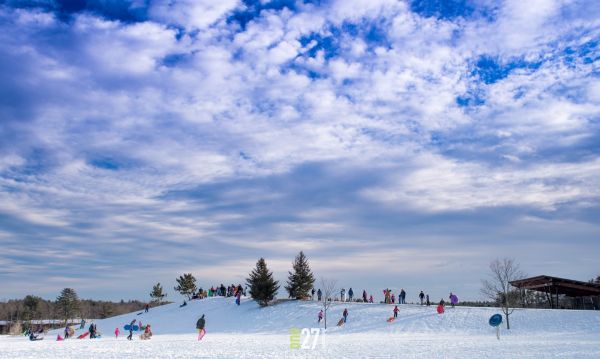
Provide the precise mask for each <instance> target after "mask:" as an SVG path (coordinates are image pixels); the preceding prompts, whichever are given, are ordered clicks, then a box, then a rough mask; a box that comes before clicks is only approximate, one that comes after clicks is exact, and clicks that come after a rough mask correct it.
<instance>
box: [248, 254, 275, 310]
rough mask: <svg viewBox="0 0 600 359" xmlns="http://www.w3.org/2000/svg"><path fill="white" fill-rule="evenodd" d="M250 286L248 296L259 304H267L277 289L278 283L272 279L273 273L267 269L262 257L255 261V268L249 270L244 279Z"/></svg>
mask: <svg viewBox="0 0 600 359" xmlns="http://www.w3.org/2000/svg"><path fill="white" fill-rule="evenodd" d="M246 282H247V283H248V286H249V287H250V296H252V299H254V300H255V301H257V302H258V304H260V305H261V306H263V307H264V306H267V305H268V304H269V302H270V301H271V300H273V298H275V294H277V290H278V289H279V284H278V282H277V281H276V280H274V279H273V273H272V272H270V271H269V269H267V263H266V262H265V260H264V259H263V258H261V259H259V260H258V262H256V268H254V269H253V270H252V272H250V276H249V277H248V279H246Z"/></svg>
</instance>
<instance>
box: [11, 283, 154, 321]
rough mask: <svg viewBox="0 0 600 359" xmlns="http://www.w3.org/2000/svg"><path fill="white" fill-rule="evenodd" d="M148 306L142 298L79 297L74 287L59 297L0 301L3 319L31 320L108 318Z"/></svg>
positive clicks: (67, 289)
mask: <svg viewBox="0 0 600 359" xmlns="http://www.w3.org/2000/svg"><path fill="white" fill-rule="evenodd" d="M145 305H146V303H144V302H142V301H139V300H127V301H125V300H121V301H119V302H113V301H104V300H92V299H79V296H78V295H77V292H76V291H75V290H74V289H72V288H65V289H63V290H62V291H61V292H60V294H59V295H58V296H57V298H56V300H47V299H43V298H41V297H38V296H35V295H27V296H25V297H24V298H23V299H11V300H8V301H3V302H0V320H2V321H6V322H9V323H15V322H25V323H27V322H30V321H37V320H47V319H50V320H61V321H65V322H66V321H67V320H70V319H73V318H90V319H104V318H108V317H112V316H115V315H121V314H125V313H130V312H133V311H137V310H141V309H143V308H144V306H145Z"/></svg>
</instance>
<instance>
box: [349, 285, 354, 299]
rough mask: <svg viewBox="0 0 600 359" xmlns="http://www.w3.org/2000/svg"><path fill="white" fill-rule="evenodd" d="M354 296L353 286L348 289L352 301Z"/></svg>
mask: <svg viewBox="0 0 600 359" xmlns="http://www.w3.org/2000/svg"><path fill="white" fill-rule="evenodd" d="M353 298H354V291H353V290H352V287H350V290H348V299H349V301H350V302H351V301H352V299H353Z"/></svg>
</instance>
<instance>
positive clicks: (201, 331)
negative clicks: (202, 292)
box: [196, 314, 206, 341]
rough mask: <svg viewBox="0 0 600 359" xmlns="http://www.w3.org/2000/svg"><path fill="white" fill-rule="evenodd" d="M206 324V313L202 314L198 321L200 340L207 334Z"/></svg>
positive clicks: (197, 327)
mask: <svg viewBox="0 0 600 359" xmlns="http://www.w3.org/2000/svg"><path fill="white" fill-rule="evenodd" d="M205 326H206V319H204V314H202V317H200V319H198V321H197V322H196V329H198V341H200V340H202V338H203V337H204V335H205V334H206V329H205Z"/></svg>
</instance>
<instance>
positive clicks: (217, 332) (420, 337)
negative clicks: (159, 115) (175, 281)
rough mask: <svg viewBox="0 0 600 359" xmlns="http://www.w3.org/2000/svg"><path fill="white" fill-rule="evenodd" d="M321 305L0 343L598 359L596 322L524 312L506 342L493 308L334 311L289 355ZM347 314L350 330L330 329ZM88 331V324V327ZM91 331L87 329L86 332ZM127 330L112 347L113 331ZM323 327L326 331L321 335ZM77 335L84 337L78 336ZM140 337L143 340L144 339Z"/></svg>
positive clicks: (111, 354) (175, 314)
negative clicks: (147, 333) (146, 329)
mask: <svg viewBox="0 0 600 359" xmlns="http://www.w3.org/2000/svg"><path fill="white" fill-rule="evenodd" d="M320 308H321V307H320V305H319V303H317V302H298V301H290V302H284V303H280V304H277V305H275V306H272V307H267V308H259V307H258V305H257V304H256V303H254V302H253V301H251V300H249V299H243V300H242V305H241V306H239V307H238V306H236V305H235V304H234V299H233V298H209V299H204V300H198V301H190V302H188V305H187V306H185V307H182V308H180V307H179V304H169V305H164V306H161V307H157V308H152V309H150V312H148V313H143V314H141V315H137V313H131V314H126V315H121V316H118V317H113V318H108V319H104V320H98V321H96V324H97V327H98V330H99V331H100V332H101V333H103V336H102V338H100V339H95V340H90V339H83V340H78V339H68V340H66V341H62V342H57V341H55V338H56V335H57V334H58V333H59V332H62V331H54V332H50V333H48V334H47V335H46V338H45V340H43V341H38V342H30V341H29V340H28V339H27V338H25V337H8V336H0V357H2V358H57V357H60V358H81V357H82V356H87V357H94V358H96V357H98V358H117V357H119V358H122V357H124V356H125V357H131V356H132V355H134V356H139V355H141V356H143V357H144V358H155V357H160V358H192V357H193V358H212V357H219V358H250V357H251V358H282V357H289V358H301V357H302V358H304V357H306V358H313V357H314V358H332V357H336V358H344V357H352V358H354V357H357V358H358V357H377V358H396V357H400V356H406V357H423V356H429V357H433V358H436V357H467V358H471V357H477V358H485V357H494V358H497V357H519V358H534V357H535V358H539V357H563V358H564V357H577V358H599V357H600V312H598V311H576V310H544V309H521V310H516V311H515V312H514V314H513V315H512V316H511V326H512V328H511V330H510V331H507V330H506V329H504V327H503V329H502V330H501V338H500V340H497V339H496V335H495V329H494V328H491V327H490V326H489V325H488V324H487V321H488V319H489V317H490V316H491V315H492V314H495V313H498V312H499V310H498V309H497V308H471V307H456V308H447V311H446V313H445V314H443V315H438V314H437V313H436V312H435V306H431V307H421V306H418V305H401V306H399V308H400V314H399V318H398V319H397V321H396V322H394V323H387V322H386V319H387V318H388V317H390V316H392V309H393V305H385V304H363V303H334V304H333V305H332V306H331V308H330V310H329V318H328V319H329V320H328V327H329V328H328V330H327V333H326V334H324V335H322V336H320V338H319V342H318V345H317V346H316V348H315V349H314V350H310V349H291V348H290V329H291V328H293V327H296V328H311V327H312V328H314V327H319V326H318V325H317V323H316V318H317V313H318V311H319V309H320ZM343 308H348V310H349V312H350V315H349V317H348V323H346V325H344V326H342V327H337V326H334V325H335V323H337V321H338V320H339V318H340V317H341V312H342V311H343ZM201 314H205V316H206V327H207V335H206V336H205V338H204V339H203V340H202V341H201V342H198V341H197V340H196V337H197V332H196V329H195V324H196V321H197V319H198V318H199V317H200V315H201ZM132 319H138V320H141V321H142V322H143V323H144V324H146V323H150V324H151V325H152V328H153V333H154V336H153V337H152V339H151V340H146V341H141V340H139V338H138V335H136V336H134V340H133V341H128V340H126V339H125V337H126V336H127V332H125V330H124V329H123V326H124V325H125V324H127V323H129V322H130V321H131V320H132ZM88 325H89V323H88ZM86 326H87V325H86ZM116 327H119V328H120V329H121V336H120V337H119V339H115V337H114V334H113V332H114V330H115V328H116ZM322 327H323V326H322V325H321V328H322ZM77 332H78V333H81V331H80V330H77ZM138 334H139V333H138Z"/></svg>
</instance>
